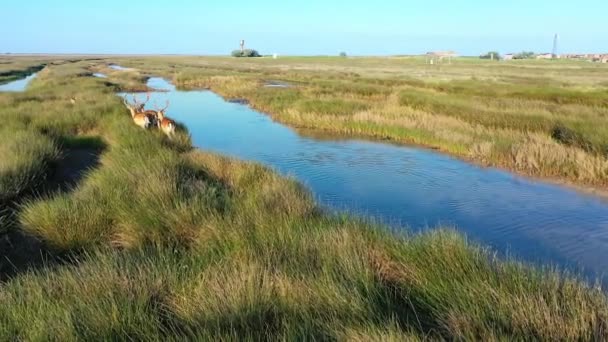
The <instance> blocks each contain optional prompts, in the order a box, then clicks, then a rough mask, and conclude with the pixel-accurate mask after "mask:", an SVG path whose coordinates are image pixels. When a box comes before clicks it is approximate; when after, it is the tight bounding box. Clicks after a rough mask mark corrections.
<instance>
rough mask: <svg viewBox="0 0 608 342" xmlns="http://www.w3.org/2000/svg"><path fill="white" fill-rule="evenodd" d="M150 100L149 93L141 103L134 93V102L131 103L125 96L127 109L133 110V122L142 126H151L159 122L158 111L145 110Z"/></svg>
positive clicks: (124, 100)
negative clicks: (157, 118)
mask: <svg viewBox="0 0 608 342" xmlns="http://www.w3.org/2000/svg"><path fill="white" fill-rule="evenodd" d="M149 100H150V95H148V97H147V99H146V101H145V102H143V103H141V102H139V101H138V100H137V97H136V96H135V95H133V103H130V102H129V101H128V100H127V97H126V96H125V97H124V99H123V102H124V104H125V106H126V107H127V109H129V111H130V112H131V118H133V122H135V124H136V125H137V126H139V127H141V128H144V129H145V128H149V127H150V126H155V125H156V124H157V120H156V112H155V111H152V110H144V108H145V106H146V103H147V102H148V101H149Z"/></svg>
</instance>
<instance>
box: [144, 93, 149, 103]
mask: <svg viewBox="0 0 608 342" xmlns="http://www.w3.org/2000/svg"><path fill="white" fill-rule="evenodd" d="M148 101H150V93H149V92H148V93H146V102H144V106H145V105H146V103H148Z"/></svg>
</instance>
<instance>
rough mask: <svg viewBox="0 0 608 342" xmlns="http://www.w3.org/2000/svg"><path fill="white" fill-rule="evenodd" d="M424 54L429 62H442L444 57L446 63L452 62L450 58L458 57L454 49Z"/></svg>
mask: <svg viewBox="0 0 608 342" xmlns="http://www.w3.org/2000/svg"><path fill="white" fill-rule="evenodd" d="M425 56H426V60H427V63H429V64H435V63H438V62H443V61H444V59H447V60H448V63H452V58H456V57H458V54H457V53H456V52H454V51H430V52H427V53H426V55H425Z"/></svg>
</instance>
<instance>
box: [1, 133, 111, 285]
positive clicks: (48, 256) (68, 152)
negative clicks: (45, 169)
mask: <svg viewBox="0 0 608 342" xmlns="http://www.w3.org/2000/svg"><path fill="white" fill-rule="evenodd" d="M61 145H62V146H63V149H62V158H61V159H59V160H58V161H56V162H54V163H53V165H51V170H50V171H49V173H48V175H47V178H46V182H45V183H44V184H43V185H42V186H40V187H39V188H38V189H36V190H35V191H33V193H32V194H29V195H28V196H24V197H25V198H28V197H30V198H31V196H37V197H41V198H46V197H52V196H55V195H57V194H61V193H66V192H71V191H73V190H74V189H75V188H76V187H78V184H80V182H81V181H82V179H83V178H84V176H85V175H86V174H87V172H88V171H89V170H91V169H94V168H96V167H98V166H99V160H100V156H101V153H102V152H103V151H104V150H105V148H106V145H105V143H104V142H103V140H101V139H100V138H98V137H70V138H64V139H61ZM20 202H22V201H20ZM19 208H20V205H19V204H18V203H15V204H12V205H10V206H9V208H8V210H7V213H6V214H5V215H4V218H5V219H6V220H7V221H8V223H7V224H6V226H8V229H7V230H6V231H5V232H0V282H2V281H7V280H10V279H11V278H12V277H14V276H16V275H18V274H19V273H22V272H25V271H27V270H30V269H36V268H40V267H42V266H45V265H49V264H57V263H65V262H66V260H68V259H71V258H69V257H66V256H65V255H59V254H57V253H56V252H54V251H52V250H51V249H50V248H49V247H48V246H46V245H45V243H44V242H43V241H41V240H39V239H37V238H36V237H33V236H31V235H29V234H27V233H25V232H23V231H22V230H21V229H19V226H18V223H17V221H18V220H17V219H16V217H17V215H18V211H19Z"/></svg>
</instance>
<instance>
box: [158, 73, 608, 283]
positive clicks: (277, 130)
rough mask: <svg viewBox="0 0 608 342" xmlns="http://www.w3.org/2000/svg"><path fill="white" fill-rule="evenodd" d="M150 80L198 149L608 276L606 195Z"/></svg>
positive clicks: (364, 207) (417, 226) (344, 204)
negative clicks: (318, 130)
mask: <svg viewBox="0 0 608 342" xmlns="http://www.w3.org/2000/svg"><path fill="white" fill-rule="evenodd" d="M149 86H150V87H152V88H156V89H164V90H168V91H167V92H156V93H153V95H152V100H151V102H150V103H152V102H153V101H157V102H158V103H164V101H165V100H166V99H168V100H170V101H171V106H170V107H169V111H168V115H169V116H171V117H172V118H174V119H175V120H178V121H181V122H183V123H184V124H185V125H186V126H187V127H188V129H189V131H190V133H191V134H192V138H193V141H194V144H195V145H196V146H197V147H200V148H202V149H205V150H211V151H216V152H219V153H222V154H226V155H231V156H235V157H238V158H241V159H245V160H253V161H258V162H261V163H263V164H266V165H269V166H271V167H273V168H274V169H276V170H278V171H279V172H281V173H284V174H289V175H293V176H295V177H296V178H297V179H299V180H300V181H301V182H303V183H304V184H305V185H307V186H308V187H309V188H310V189H311V190H312V191H313V193H314V194H315V195H316V197H317V198H318V200H319V201H320V203H322V204H323V205H325V206H327V207H329V208H333V209H339V210H347V211H350V212H354V213H357V214H365V215H370V216H373V217H376V218H378V219H379V220H381V221H383V222H385V223H388V224H391V225H393V226H395V227H404V226H407V227H409V228H411V229H413V230H421V229H429V228H433V227H436V226H437V225H438V224H442V225H447V226H452V227H455V228H456V229H458V230H459V231H462V232H464V233H466V234H467V235H468V236H469V238H471V239H473V240H475V241H479V242H481V243H483V244H487V245H490V246H492V247H493V248H495V249H496V250H497V251H499V252H501V253H508V254H511V255H514V256H516V257H517V258H520V259H524V260H527V261H531V262H541V263H543V264H554V265H561V266H567V267H569V268H577V269H578V270H582V271H583V272H585V274H586V275H588V276H592V277H596V276H600V275H601V276H604V275H605V274H608V272H607V271H608V257H606V255H607V252H608V201H607V200H605V199H601V198H598V197H594V196H591V195H587V194H583V193H579V192H576V191H574V190H571V189H568V188H564V187H560V186H556V185H551V184H546V183H543V182H538V181H533V180H530V179H526V178H523V177H519V176H516V175H513V174H510V173H508V172H504V171H500V170H496V169H491V168H482V167H478V166H475V165H471V164H468V163H466V162H463V161H460V160H457V159H455V158H452V157H449V156H446V155H443V154H440V153H436V152H434V151H430V150H427V149H423V148H417V147H408V146H395V145H390V144H384V143H378V142H369V141H362V140H358V139H343V138H342V139H341V138H331V137H314V136H307V135H301V134H298V133H297V132H295V131H294V130H292V129H290V128H288V127H286V126H284V125H281V124H278V123H275V122H273V121H272V120H271V119H270V118H269V117H268V116H266V115H264V114H261V113H259V112H256V111H254V110H252V109H250V108H248V107H247V106H244V105H241V104H235V103H229V102H227V101H224V100H223V99H222V98H221V97H219V96H218V95H216V94H214V93H212V92H209V91H177V90H175V88H174V87H173V86H172V85H171V84H169V83H167V82H166V81H164V80H163V79H161V78H152V79H150V80H149ZM277 91H281V89H277Z"/></svg>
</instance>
